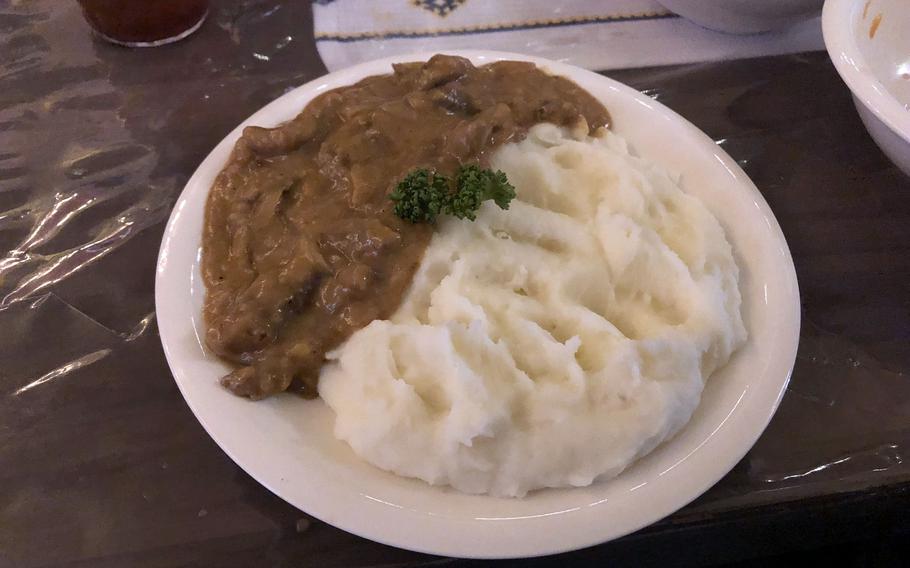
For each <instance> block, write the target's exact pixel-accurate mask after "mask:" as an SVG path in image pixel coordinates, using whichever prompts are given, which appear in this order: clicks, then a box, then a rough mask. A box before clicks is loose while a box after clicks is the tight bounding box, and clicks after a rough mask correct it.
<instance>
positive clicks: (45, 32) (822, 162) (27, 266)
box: [0, 0, 910, 566]
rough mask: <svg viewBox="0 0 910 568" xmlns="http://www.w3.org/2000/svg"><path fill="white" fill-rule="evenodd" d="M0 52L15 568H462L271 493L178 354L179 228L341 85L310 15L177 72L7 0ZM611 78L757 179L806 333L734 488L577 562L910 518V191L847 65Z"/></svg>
mask: <svg viewBox="0 0 910 568" xmlns="http://www.w3.org/2000/svg"><path fill="white" fill-rule="evenodd" d="M0 31H2V34H0V53H2V55H3V56H2V58H0V66H2V67H0V77H2V78H0V253H2V257H0V565H2V566H5V565H11V566H60V565H67V566H126V565H138V566H173V565H186V566H254V565H267V566H292V565H293V566H300V565H304V564H314V565H319V566H336V565H337V566H351V565H358V566H368V565H369V566H374V565H395V564H404V565H424V564H432V565H435V564H446V565H449V564H460V563H461V562H460V561H454V560H446V559H437V558H433V557H429V556H425V555H420V554H415V553H411V552H407V551H403V550H398V549H394V548H390V547H386V546H383V545H379V544H375V543H372V542H369V541H366V540H363V539H360V538H358V537H355V536H353V535H350V534H347V533H345V532H343V531H340V530H338V529H335V528H333V527H331V526H328V525H326V524H323V523H320V522H319V521H316V520H315V519H312V518H310V517H308V516H307V515H305V514H304V513H301V512H300V511H297V510H296V509H294V508H293V507H291V506H290V505H288V504H286V503H284V502H283V501H281V500H280V499H278V498H277V497H275V496H274V495H272V494H271V493H269V491H267V490H266V489H265V488H263V487H261V486H260V485H259V484H257V483H256V482H255V481H253V480H252V479H251V478H250V477H249V476H248V475H246V474H245V473H244V472H243V471H242V470H240V469H239V468H238V467H237V466H236V465H235V464H234V463H233V462H231V460H230V459H229V458H228V457H227V456H226V455H225V454H224V453H222V452H221V450H220V449H219V448H218V447H217V446H216V445H215V444H214V442H212V441H211V440H210V439H209V438H208V436H207V435H206V433H205V432H204V431H203V429H202V428H201V426H200V425H199V424H198V423H197V422H196V419H195V418H194V417H193V415H192V414H191V413H190V411H189V409H188V408H187V406H186V405H185V404H184V402H183V400H182V398H181V396H180V393H179V392H178V390H177V387H176V385H175V383H174V381H173V380H172V378H171V375H170V372H169V370H168V367H167V364H166V362H165V359H164V355H163V352H162V349H161V346H160V343H159V338H158V334H157V329H156V326H155V319H154V316H155V312H154V310H155V306H154V298H153V282H154V269H155V261H156V255H157V251H158V245H159V241H160V238H161V234H162V231H163V229H164V223H165V220H166V219H167V216H168V214H169V212H170V207H171V206H172V204H173V203H174V201H175V199H176V198H177V195H178V194H179V193H180V190H181V189H182V187H183V185H184V183H185V182H186V180H187V179H188V177H189V176H190V174H192V172H193V170H194V169H195V168H196V166H197V165H198V164H199V162H200V161H201V160H202V159H203V158H204V157H205V155H206V154H207V153H208V151H209V150H210V149H211V148H212V147H213V146H214V145H215V144H216V143H217V142H218V141H219V140H221V138H222V137H223V136H224V135H225V134H227V133H228V132H229V131H230V130H231V129H232V128H233V127H234V126H235V125H236V124H237V123H239V122H240V121H241V120H243V119H244V118H246V117H247V116H248V115H250V114H251V113H252V112H253V111H255V110H256V109H258V108H259V107H261V106H263V105H264V104H265V103H267V102H269V101H270V100H272V99H274V98H276V97H278V96H279V95H281V94H282V93H284V92H285V91H287V90H288V89H290V88H292V87H294V86H297V85H300V84H302V83H304V82H306V81H308V80H310V79H313V78H315V77H317V76H319V75H321V74H323V73H324V72H325V69H324V67H323V65H322V63H321V62H320V60H319V57H318V54H317V52H316V49H315V45H314V43H313V39H312V18H311V11H310V4H309V3H308V2H303V1H300V2H287V3H283V4H282V3H280V2H278V1H277V0H223V1H216V2H213V7H212V13H211V15H210V17H209V19H208V21H207V22H206V23H205V24H204V26H203V27H202V29H201V30H200V31H199V32H198V33H197V34H196V35H195V36H193V37H191V38H190V39H188V40H186V41H184V42H181V43H178V44H175V45H172V46H168V47H162V48H156V49H152V50H129V49H123V48H118V47H115V46H112V45H108V44H105V43H103V42H100V41H98V40H95V39H93V38H92V36H91V35H90V33H89V30H88V28H87V26H86V24H85V23H84V21H83V20H82V18H81V16H80V13H79V10H78V7H77V5H76V3H74V2H60V1H59V0H29V1H28V2H16V1H13V2H10V1H8V0H0ZM608 74H609V75H610V76H611V77H614V78H617V79H619V80H621V81H623V82H626V83H628V84H630V85H632V86H634V87H636V88H638V89H641V90H643V91H644V92H646V93H647V94H649V95H650V96H652V97H654V98H656V99H657V100H659V101H661V102H662V103H664V104H666V105H667V106H669V107H670V108H672V109H674V110H676V111H677V112H679V113H680V114H681V115H683V116H684V117H686V118H687V119H689V120H690V121H692V122H693V123H694V124H696V125H697V126H698V127H699V128H701V129H703V130H704V131H705V132H707V133H708V135H710V136H711V137H713V138H714V139H715V140H716V141H717V143H718V144H719V145H721V146H722V147H723V148H724V149H725V150H726V151H727V152H728V153H729V154H730V155H731V156H733V157H734V159H736V160H737V161H738V162H739V164H740V165H741V166H742V167H743V168H744V169H745V170H746V172H747V173H748V174H749V175H750V176H751V177H752V179H753V180H754V181H755V183H756V185H757V186H758V187H759V189H760V190H761V191H762V193H763V194H764V196H765V199H767V201H768V203H769V204H770V205H771V208H772V209H773V210H774V212H775V214H776V215H777V218H778V220H779V221H780V224H781V226H782V228H783V231H784V234H785V235H786V237H787V240H788V242H789V244H790V248H791V250H792V252H793V257H794V262H795V264H796V271H797V274H798V277H799V283H800V288H801V297H802V306H803V310H802V317H803V320H802V321H803V324H802V326H803V327H802V334H801V339H800V346H799V354H798V356H797V361H796V368H795V370H794V372H793V378H792V381H791V384H790V387H789V389H788V391H787V393H786V396H785V397H784V399H783V402H782V404H781V406H780V409H779V411H778V413H777V415H776V416H775V417H774V419H773V421H772V422H771V424H770V426H769V427H768V429H767V431H766V432H765V433H764V435H763V436H762V437H761V439H760V440H759V441H758V443H757V444H756V445H755V447H754V448H753V449H752V451H750V452H749V454H748V455H747V456H746V457H745V458H744V459H743V460H742V461H741V462H740V463H739V464H738V465H737V466H736V467H735V468H734V469H733V471H731V472H730V473H729V475H727V476H726V477H725V478H723V479H722V480H721V481H720V482H719V483H718V484H717V485H716V486H715V487H713V488H712V489H711V490H709V491H708V492H707V493H706V494H704V495H703V496H702V497H700V498H699V499H698V500H696V501H695V502H694V503H692V504H691V505H689V506H688V507H686V508H684V509H682V510H681V511H679V512H677V513H676V514H674V515H672V516H671V517H669V518H668V519H666V520H664V521H662V522H660V523H658V524H656V525H654V526H652V527H649V528H648V529H645V530H644V531H641V532H640V533H638V534H636V535H632V536H631V537H628V538H626V539H622V540H620V541H618V542H615V543H611V544H607V545H602V546H599V547H595V548H592V549H588V550H586V551H582V552H578V553H574V554H573V555H571V556H570V558H572V559H574V560H576V561H580V560H586V561H591V562H594V561H598V560H603V559H606V558H623V555H627V556H628V555H630V554H631V555H639V556H635V557H636V558H638V560H640V561H644V560H645V559H646V558H647V555H645V556H640V555H641V554H642V551H654V550H660V547H661V546H664V547H666V546H673V544H674V542H681V541H685V542H687V543H688V546H687V547H686V548H691V543H692V542H695V541H693V540H692V539H693V538H696V537H700V539H699V540H697V542H700V543H702V544H701V545H700V546H699V547H696V548H698V549H699V550H698V552H697V553H695V554H694V556H693V558H694V557H695V556H698V555H699V554H704V555H708V556H709V557H710V558H720V557H722V556H723V555H724V554H727V555H730V554H734V555H735V554H740V553H743V551H747V550H753V549H754V548H755V544H756V543H755V538H758V539H770V540H775V539H777V540H776V541H775V542H777V541H780V539H783V540H784V541H786V540H787V538H788V537H787V535H786V534H783V532H784V531H783V530H782V529H781V527H782V526H786V527H789V528H788V530H787V532H794V531H795V532H799V533H800V536H802V537H805V536H807V535H812V534H815V533H813V532H812V531H816V533H818V535H817V536H819V538H824V535H825V534H827V535H828V536H829V537H830V534H831V533H830V530H831V523H834V522H835V521H836V522H837V523H841V524H843V526H853V527H857V528H853V529H849V530H850V531H852V532H857V531H858V532H861V531H862V530H863V527H864V526H869V527H877V528H875V530H878V529H879V528H880V526H879V525H880V524H881V523H882V522H884V521H883V519H898V520H899V519H900V518H901V516H900V513H899V511H898V510H896V509H894V507H895V506H896V505H895V504H896V503H899V504H901V506H906V504H907V503H910V501H908V498H907V497H908V494H910V491H908V487H910V459H908V458H910V455H908V454H910V376H908V373H910V244H908V243H910V180H908V178H906V177H904V176H902V175H901V174H900V173H899V172H898V171H897V170H896V169H895V168H894V167H893V166H892V165H891V164H890V163H889V162H887V160H886V159H885V158H884V156H883V155H882V154H881V152H880V151H879V150H878V148H877V147H876V146H875V145H874V143H873V142H872V141H871V140H870V138H869V137H868V136H867V134H866V132H865V130H864V128H863V126H862V124H861V123H860V121H859V119H858V118H857V116H856V113H855V111H854V108H853V106H852V101H851V99H850V95H849V92H848V91H847V89H846V88H845V86H844V85H843V84H842V83H841V81H840V80H839V78H838V76H837V74H836V73H835V71H834V69H833V67H832V65H831V64H830V62H829V61H828V59H827V57H826V56H825V54H824V53H811V54H803V55H796V56H785V57H773V58H763V59H753V60H745V61H735V62H724V63H711V64H701V65H688V66H676V67H665V68H657V69H646V70H627V71H618V72H609V73H608ZM813 518H814V519H816V520H817V519H818V518H823V519H827V520H826V521H825V522H815V523H814V524H813V522H812V519H813ZM870 518H871V519H872V521H870V522H871V523H872V524H869V523H865V524H863V523H860V524H857V520H858V519H866V520H867V521H869V519H870ZM904 520H906V518H904ZM876 522H878V523H879V524H875V523H876ZM781 523H784V524H783V525H782V524H781ZM835 524H836V523H835ZM822 525H824V526H826V527H827V528H825V529H824V530H823V531H821V532H819V526H822ZM775 527H776V528H775ZM886 528H887V527H886ZM845 530H848V529H845ZM747 533H749V534H753V535H755V537H754V538H753V539H752V540H749V538H747ZM730 535H737V536H736V538H735V539H732V540H731V539H730ZM790 538H791V539H792V538H793V537H792V536H791V537H790ZM717 540H724V542H725V544H724V545H723V546H720V547H718V546H713V547H712V546H709V545H710V544H711V543H715V544H716V541H717ZM720 549H722V550H721V551H720V552H718V550H720ZM717 554H720V556H717ZM712 555H713V556H712ZM690 556H692V554H690ZM680 558H681V557H680ZM551 560H552V559H551ZM563 560H565V558H563V559H557V560H556V561H560V562H561V561H563ZM556 561H554V562H556ZM692 561H693V562H695V560H692ZM546 562H547V560H546V559H545V560H539V561H537V563H539V564H544V563H546ZM465 564H468V563H467V562H465Z"/></svg>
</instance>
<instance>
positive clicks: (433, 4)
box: [413, 0, 467, 18]
mask: <svg viewBox="0 0 910 568" xmlns="http://www.w3.org/2000/svg"><path fill="white" fill-rule="evenodd" d="M466 1H467V0H413V2H414V5H415V6H417V7H419V8H423V9H424V10H429V11H430V12H433V13H434V14H436V15H437V16H441V17H443V18H445V17H446V16H448V15H449V14H451V13H452V12H454V11H455V9H456V8H458V7H459V6H461V5H462V4H464V3H465V2H466Z"/></svg>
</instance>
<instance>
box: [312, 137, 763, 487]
mask: <svg viewBox="0 0 910 568" xmlns="http://www.w3.org/2000/svg"><path fill="white" fill-rule="evenodd" d="M492 166H493V167H494V168H498V169H502V170H503V171H505V172H506V173H507V174H508V176H509V179H510V180H511V181H512V183H513V184H514V185H515V187H516V190H517V193H518V197H517V199H516V200H514V201H513V202H512V206H511V209H510V210H508V211H502V210H500V209H498V208H497V207H496V206H495V205H492V204H489V203H488V204H486V205H484V207H483V208H482V209H481V211H480V213H479V215H478V217H477V221H476V222H473V223H471V222H467V221H460V220H456V219H452V218H447V219H445V221H443V222H442V225H441V226H440V227H439V231H438V232H437V234H436V235H435V236H434V237H433V240H432V242H431V244H430V246H429V248H428V249H427V251H426V256H425V258H424V260H423V262H422V264H421V267H420V269H419V270H418V273H417V275H416V277H415V279H414V282H413V285H412V288H411V290H410V292H409V293H408V295H407V296H406V297H405V299H404V302H403V303H402V305H401V307H400V308H399V310H398V311H397V312H396V313H395V315H394V316H393V317H392V318H391V319H390V320H388V321H385V320H382V321H374V322H373V323H372V324H370V325H369V326H367V327H366V328H364V329H362V330H360V331H358V332H356V333H355V334H354V335H353V336H351V337H350V339H349V340H348V341H347V342H346V343H345V344H343V345H342V346H341V347H340V348H338V349H337V350H336V351H334V352H333V353H331V354H330V356H329V357H330V360H331V362H330V363H329V364H327V365H326V366H325V367H324V369H323V374H322V376H321V379H320V383H319V392H320V394H321V396H322V398H323V399H324V400H325V401H326V403H327V404H328V405H329V406H330V407H331V408H332V409H333V410H334V411H335V413H336V415H337V418H336V422H335V435H336V436H337V437H338V438H340V439H342V440H344V441H346V442H347V443H348V444H350V446H351V447H352V448H353V449H354V451H355V452H356V453H357V454H358V455H359V456H361V457H362V458H364V459H366V460H367V461H369V462H370V463H372V464H374V465H376V466H378V467H380V468H382V469H385V470H388V471H392V472H395V473H398V474H400V475H404V476H408V477H417V478H420V479H423V480H425V481H427V482H429V483H431V484H438V485H443V484H448V485H451V486H452V487H454V488H456V489H458V490H461V491H464V492H468V493H489V494H491V495H496V496H522V495H524V494H525V493H527V492H528V491H531V490H534V489H538V488H543V487H562V486H583V485H588V484H590V483H591V482H593V481H594V480H595V479H599V478H609V477H612V476H615V475H617V474H618V473H619V472H621V471H622V470H623V469H624V468H625V467H626V466H628V465H629V464H630V463H631V462H633V461H634V460H635V459H637V458H639V457H641V456H643V455H644V454H647V453H648V452H650V451H651V450H652V449H654V447H655V446H657V445H658V444H660V443H661V442H663V441H664V440H666V439H668V438H669V437H671V436H673V435H674V434H675V433H676V432H677V431H679V429H680V428H681V427H682V426H683V425H684V424H685V423H686V422H687V421H688V420H689V418H690V417H691V416H692V412H693V411H694V410H695V408H696V406H697V405H698V402H699V398H700V396H701V392H702V388H703V386H704V382H705V379H706V378H707V377H708V376H709V375H710V374H711V373H712V372H713V371H714V370H715V369H717V368H718V367H720V366H721V365H723V364H725V363H726V362H727V360H728V359H729V358H730V355H731V353H732V352H733V351H734V350H735V349H737V348H738V347H739V346H740V345H741V344H742V343H743V342H744V341H745V337H746V333H745V329H744V327H743V322H742V317H741V315H740V301H741V300H740V294H739V290H738V287H737V281H738V269H737V267H736V264H735V263H734V260H733V255H732V252H731V249H730V245H729V243H728V242H727V240H726V238H725V237H724V232H723V230H722V229H721V227H720V225H719V224H718V222H717V220H716V219H715V218H714V217H713V216H712V215H711V214H710V213H709V212H708V211H707V209H705V207H704V206H703V205H702V204H701V203H700V202H699V201H698V200H696V199H695V198H693V197H691V196H688V195H686V194H685V193H683V192H682V191H681V190H680V188H679V186H678V184H677V182H676V181H675V180H674V179H673V178H672V177H671V176H669V175H667V173H666V172H664V171H663V170H662V169H661V168H659V167H658V166H655V165H654V164H651V163H649V162H647V161H645V160H643V159H639V158H636V157H634V156H632V155H630V154H629V152H628V150H627V148H626V144H625V142H624V140H623V139H622V138H620V137H619V136H617V135H615V134H613V133H610V132H607V131H601V132H599V133H598V135H597V136H594V137H588V136H587V135H586V134H580V133H572V132H570V131H568V130H565V129H560V128H558V127H556V126H553V125H548V124H543V125H538V126H536V127H534V128H533V129H532V130H531V132H530V133H529V135H528V137H527V138H526V139H525V140H524V141H523V142H521V143H518V144H509V145H506V146H503V147H502V148H501V149H500V150H498V151H497V153H496V155H495V156H494V158H493V160H492Z"/></svg>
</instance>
